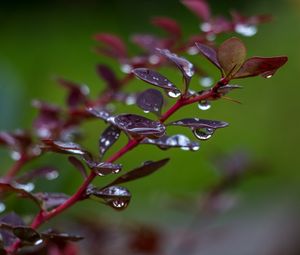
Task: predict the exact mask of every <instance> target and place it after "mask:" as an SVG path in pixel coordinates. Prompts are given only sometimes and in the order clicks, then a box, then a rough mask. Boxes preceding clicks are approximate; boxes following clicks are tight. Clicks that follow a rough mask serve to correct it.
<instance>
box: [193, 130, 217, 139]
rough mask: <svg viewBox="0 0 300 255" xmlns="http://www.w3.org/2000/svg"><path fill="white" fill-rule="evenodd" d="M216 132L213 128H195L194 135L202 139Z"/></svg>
mask: <svg viewBox="0 0 300 255" xmlns="http://www.w3.org/2000/svg"><path fill="white" fill-rule="evenodd" d="M214 132H215V130H214V129H213V128H198V129H194V130H193V133H194V135H195V136H196V137H197V138H198V139H200V140H208V139H209V138H211V137H212V135H213V133H214Z"/></svg>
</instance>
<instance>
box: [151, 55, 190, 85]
mask: <svg viewBox="0 0 300 255" xmlns="http://www.w3.org/2000/svg"><path fill="white" fill-rule="evenodd" d="M156 50H157V51H158V52H159V53H160V54H161V55H163V56H164V57H166V58H167V59H168V60H169V61H171V62H172V63H174V64H175V65H176V66H177V68H178V69H179V70H180V71H181V73H182V75H183V77H184V79H185V81H186V86H187V85H188V83H189V81H190V79H191V78H192V76H193V75H194V72H195V70H194V66H193V64H192V63H191V62H189V61H188V60H186V59H185V58H182V57H178V56H177V55H176V54H174V53H172V52H170V51H169V50H167V49H156Z"/></svg>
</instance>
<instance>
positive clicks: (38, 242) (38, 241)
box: [34, 239, 44, 246]
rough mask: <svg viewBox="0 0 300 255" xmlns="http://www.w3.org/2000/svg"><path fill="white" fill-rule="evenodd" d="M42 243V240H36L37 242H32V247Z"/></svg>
mask: <svg viewBox="0 0 300 255" xmlns="http://www.w3.org/2000/svg"><path fill="white" fill-rule="evenodd" d="M43 242H44V240H43V239H38V240H37V241H35V242H34V245H36V246H38V245H40V244H42V243H43Z"/></svg>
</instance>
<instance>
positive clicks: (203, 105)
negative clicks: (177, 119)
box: [198, 100, 211, 111]
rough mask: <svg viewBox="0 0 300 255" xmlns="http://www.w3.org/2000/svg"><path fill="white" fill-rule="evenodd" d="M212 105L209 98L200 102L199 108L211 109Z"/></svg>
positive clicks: (203, 109)
mask: <svg viewBox="0 0 300 255" xmlns="http://www.w3.org/2000/svg"><path fill="white" fill-rule="evenodd" d="M210 107H211V104H210V102H209V101H208V100H201V101H200V102H199V103H198V108H199V109H200V110H202V111H206V110H208V109H210Z"/></svg>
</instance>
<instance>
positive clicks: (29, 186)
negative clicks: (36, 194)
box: [13, 182, 35, 192]
mask: <svg viewBox="0 0 300 255" xmlns="http://www.w3.org/2000/svg"><path fill="white" fill-rule="evenodd" d="M13 186H14V187H15V188H17V189H23V190H25V191H27V192H31V191H33V190H34V188H35V186H34V184H33V183H32V182H28V183H26V184H21V183H17V182H16V183H13Z"/></svg>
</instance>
